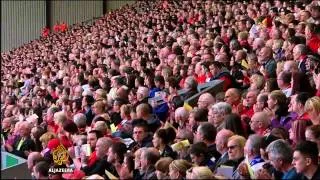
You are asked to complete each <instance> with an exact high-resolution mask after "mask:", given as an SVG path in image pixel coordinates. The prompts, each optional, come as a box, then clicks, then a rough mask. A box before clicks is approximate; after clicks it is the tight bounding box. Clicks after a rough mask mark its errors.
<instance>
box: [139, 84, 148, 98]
mask: <svg viewBox="0 0 320 180" xmlns="http://www.w3.org/2000/svg"><path fill="white" fill-rule="evenodd" d="M148 96H149V89H148V88H147V87H144V86H139V87H138V90H137V100H138V101H142V100H143V99H145V98H147V97H148Z"/></svg>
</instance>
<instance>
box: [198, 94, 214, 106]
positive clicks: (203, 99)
mask: <svg viewBox="0 0 320 180" xmlns="http://www.w3.org/2000/svg"><path fill="white" fill-rule="evenodd" d="M215 101H216V100H215V98H214V97H213V96H212V95H211V94H210V93H203V94H201V95H200V97H199V99H198V108H202V109H209V107H210V105H212V104H214V103H215Z"/></svg>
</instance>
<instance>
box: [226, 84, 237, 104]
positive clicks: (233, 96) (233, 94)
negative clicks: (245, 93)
mask: <svg viewBox="0 0 320 180" xmlns="http://www.w3.org/2000/svg"><path fill="white" fill-rule="evenodd" d="M224 100H225V101H226V102H227V103H229V104H230V105H234V104H237V103H239V102H240V100H241V93H240V91H239V90H238V89H236V88H230V89H228V90H227V92H226V94H225V96H224Z"/></svg>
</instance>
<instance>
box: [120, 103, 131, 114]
mask: <svg viewBox="0 0 320 180" xmlns="http://www.w3.org/2000/svg"><path fill="white" fill-rule="evenodd" d="M131 110H132V105H131V104H124V105H122V106H121V107H120V111H121V112H122V113H123V114H125V115H130V112H131Z"/></svg>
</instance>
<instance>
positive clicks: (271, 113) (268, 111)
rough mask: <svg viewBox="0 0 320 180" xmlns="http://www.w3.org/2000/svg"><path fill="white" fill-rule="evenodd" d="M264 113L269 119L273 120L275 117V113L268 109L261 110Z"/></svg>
mask: <svg viewBox="0 0 320 180" xmlns="http://www.w3.org/2000/svg"><path fill="white" fill-rule="evenodd" d="M263 111H264V112H266V113H267V114H268V116H269V117H271V118H273V117H274V116H275V113H274V112H273V111H272V110H271V109H270V108H268V107H266V108H264V109H263Z"/></svg>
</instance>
